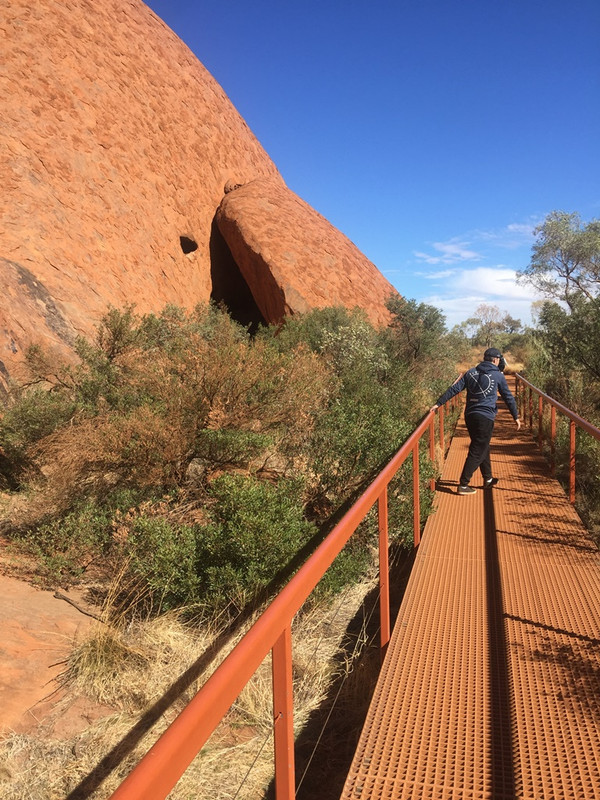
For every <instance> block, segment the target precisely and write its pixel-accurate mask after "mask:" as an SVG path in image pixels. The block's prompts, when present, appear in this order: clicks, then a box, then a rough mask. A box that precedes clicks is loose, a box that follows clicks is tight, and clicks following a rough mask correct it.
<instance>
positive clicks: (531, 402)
mask: <svg viewBox="0 0 600 800" xmlns="http://www.w3.org/2000/svg"><path fill="white" fill-rule="evenodd" d="M529 428H530V429H531V428H533V391H532V390H531V387H529Z"/></svg>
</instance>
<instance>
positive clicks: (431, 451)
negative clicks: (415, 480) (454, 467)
mask: <svg viewBox="0 0 600 800" xmlns="http://www.w3.org/2000/svg"><path fill="white" fill-rule="evenodd" d="M429 458H430V459H431V463H432V464H435V415H434V414H432V415H431V420H430V421H429ZM429 488H430V489H431V491H432V492H433V491H434V490H435V478H432V479H431V480H430V481H429Z"/></svg>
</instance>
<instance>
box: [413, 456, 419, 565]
mask: <svg viewBox="0 0 600 800" xmlns="http://www.w3.org/2000/svg"><path fill="white" fill-rule="evenodd" d="M412 460H413V542H414V546H415V549H416V548H417V547H418V546H419V544H420V542H421V498H420V487H419V442H418V441H417V442H416V443H415V444H414V446H413V451H412Z"/></svg>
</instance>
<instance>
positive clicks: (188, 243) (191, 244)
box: [179, 236, 198, 256]
mask: <svg viewBox="0 0 600 800" xmlns="http://www.w3.org/2000/svg"><path fill="white" fill-rule="evenodd" d="M179 244H180V245H181V249H182V250H183V252H184V253H185V254H186V256H187V255H188V254H189V253H193V252H194V251H195V250H197V249H198V243H197V242H195V241H194V240H193V239H190V237H189V236H180V237H179Z"/></svg>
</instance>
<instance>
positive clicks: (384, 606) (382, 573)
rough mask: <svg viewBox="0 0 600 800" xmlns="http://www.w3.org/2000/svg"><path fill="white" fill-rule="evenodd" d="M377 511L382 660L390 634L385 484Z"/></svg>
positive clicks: (386, 496) (386, 495) (386, 497)
mask: <svg viewBox="0 0 600 800" xmlns="http://www.w3.org/2000/svg"><path fill="white" fill-rule="evenodd" d="M377 513H378V519H379V631H380V633H379V640H380V645H381V661H382V662H383V659H384V658H385V654H386V651H387V646H388V644H389V641H390V636H391V624H390V563H389V533H388V494H387V486H385V487H384V489H383V491H382V492H381V494H380V495H379V498H378V500H377Z"/></svg>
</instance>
